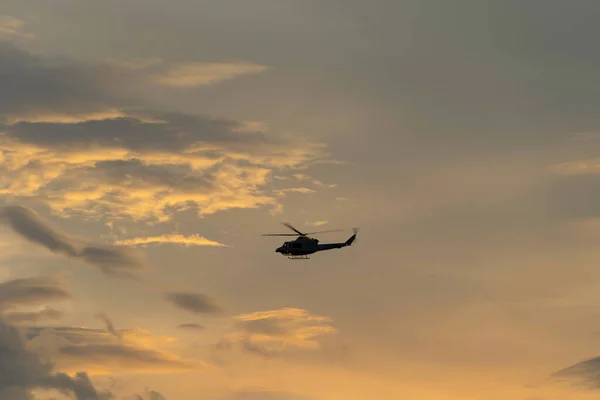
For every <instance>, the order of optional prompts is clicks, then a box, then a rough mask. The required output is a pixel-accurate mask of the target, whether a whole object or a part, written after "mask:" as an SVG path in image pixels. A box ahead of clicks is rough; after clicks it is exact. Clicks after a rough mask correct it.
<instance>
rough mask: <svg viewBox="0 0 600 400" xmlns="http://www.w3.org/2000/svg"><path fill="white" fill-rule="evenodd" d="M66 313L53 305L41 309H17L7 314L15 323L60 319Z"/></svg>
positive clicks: (7, 317)
mask: <svg viewBox="0 0 600 400" xmlns="http://www.w3.org/2000/svg"><path fill="white" fill-rule="evenodd" d="M63 315H64V313H63V312H62V311H59V310H56V309H54V308H52V307H48V306H46V307H44V308H43V309H42V310H39V311H16V312H11V313H8V314H5V316H4V317H5V318H6V320H7V321H9V322H10V323H13V324H22V323H32V322H38V321H40V320H43V319H50V320H58V319H60V318H62V317H63Z"/></svg>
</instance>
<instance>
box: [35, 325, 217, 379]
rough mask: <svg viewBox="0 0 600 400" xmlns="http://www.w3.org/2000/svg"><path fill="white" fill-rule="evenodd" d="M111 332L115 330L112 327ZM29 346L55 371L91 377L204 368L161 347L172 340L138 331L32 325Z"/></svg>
mask: <svg viewBox="0 0 600 400" xmlns="http://www.w3.org/2000/svg"><path fill="white" fill-rule="evenodd" d="M113 330H114V328H113ZM27 338H28V346H29V347H30V348H32V349H34V350H35V351H36V352H38V353H39V354H41V355H43V356H44V357H46V358H50V359H52V360H54V361H55V365H56V368H57V369H59V370H61V371H65V372H71V371H74V370H76V369H85V370H87V371H90V372H93V373H94V374H112V373H117V372H130V373H132V372H133V373H152V374H154V373H158V374H162V373H175V372H182V371H192V370H200V369H205V368H207V367H208V365H207V364H206V363H204V362H201V361H194V360H184V359H182V358H180V357H179V356H177V355H175V354H172V353H170V352H167V351H164V350H162V349H161V347H164V346H165V345H166V344H171V343H172V342H173V341H174V339H172V338H163V337H159V336H155V335H152V334H150V333H149V332H147V331H144V330H139V329H125V330H114V332H112V333H111V332H108V331H106V330H104V329H91V328H80V327H71V326H49V327H44V326H34V327H28V329H27Z"/></svg>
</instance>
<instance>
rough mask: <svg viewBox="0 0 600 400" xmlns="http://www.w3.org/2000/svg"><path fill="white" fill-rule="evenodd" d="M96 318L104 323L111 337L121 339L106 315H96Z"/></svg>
mask: <svg viewBox="0 0 600 400" xmlns="http://www.w3.org/2000/svg"><path fill="white" fill-rule="evenodd" d="M96 318H99V319H101V320H102V321H104V324H105V325H106V330H107V331H108V332H110V333H111V334H112V335H113V336H115V337H118V338H119V339H121V334H120V333H119V332H117V330H116V329H115V326H114V324H113V323H112V321H111V320H110V318H108V315H106V314H104V313H99V314H96Z"/></svg>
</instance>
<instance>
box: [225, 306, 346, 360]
mask: <svg viewBox="0 0 600 400" xmlns="http://www.w3.org/2000/svg"><path fill="white" fill-rule="evenodd" d="M233 319H234V321H235V327H234V330H233V331H232V332H231V333H229V334H227V335H226V336H225V337H224V338H223V339H222V343H227V344H228V345H227V346H225V348H229V349H230V348H232V347H233V346H237V347H238V348H239V349H240V350H241V351H242V352H246V353H250V354H255V355H260V356H264V357H274V356H279V355H290V354H293V353H294V352H298V351H312V350H318V349H320V348H321V342H320V339H321V338H322V337H324V336H329V335H334V334H336V333H337V329H336V328H335V327H334V325H333V321H332V320H331V318H329V317H324V316H319V315H313V314H311V313H310V312H309V311H307V310H303V309H299V308H283V309H280V310H269V311H259V312H254V313H250V314H242V315H237V316H235V317H233Z"/></svg>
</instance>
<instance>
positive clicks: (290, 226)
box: [282, 222, 306, 236]
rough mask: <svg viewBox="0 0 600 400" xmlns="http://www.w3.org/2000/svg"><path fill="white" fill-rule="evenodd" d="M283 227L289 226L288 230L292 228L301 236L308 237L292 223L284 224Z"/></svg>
mask: <svg viewBox="0 0 600 400" xmlns="http://www.w3.org/2000/svg"><path fill="white" fill-rule="evenodd" d="M282 224H283V226H287V227H288V228H290V229H291V230H293V231H294V232H296V233H297V234H298V235H300V236H306V233H302V232H300V231H299V230H298V229H296V228H294V227H293V226H292V225H291V224H290V223H288V222H282Z"/></svg>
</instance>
